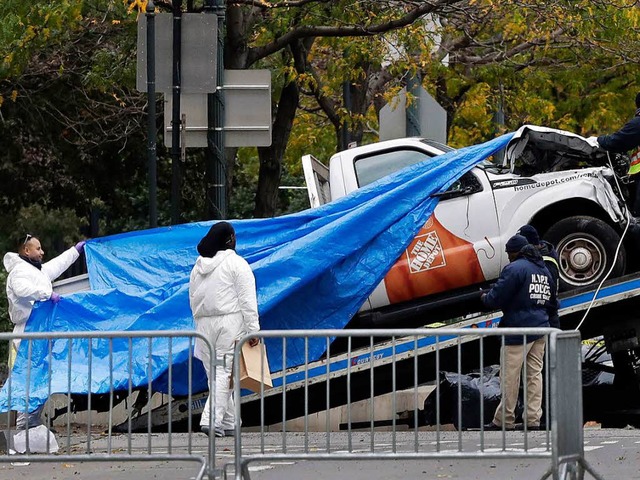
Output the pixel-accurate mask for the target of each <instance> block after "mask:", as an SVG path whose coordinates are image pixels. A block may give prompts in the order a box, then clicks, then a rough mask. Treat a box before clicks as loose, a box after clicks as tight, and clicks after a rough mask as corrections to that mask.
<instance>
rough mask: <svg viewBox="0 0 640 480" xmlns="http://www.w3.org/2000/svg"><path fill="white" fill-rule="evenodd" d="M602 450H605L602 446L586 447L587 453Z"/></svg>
mask: <svg viewBox="0 0 640 480" xmlns="http://www.w3.org/2000/svg"><path fill="white" fill-rule="evenodd" d="M600 448H604V447H603V446H602V445H585V447H584V451H585V452H592V451H593V450H599V449H600Z"/></svg>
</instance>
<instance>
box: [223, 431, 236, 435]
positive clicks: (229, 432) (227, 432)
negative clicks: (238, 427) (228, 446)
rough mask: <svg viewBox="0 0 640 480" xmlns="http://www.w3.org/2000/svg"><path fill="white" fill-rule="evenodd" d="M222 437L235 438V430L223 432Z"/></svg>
mask: <svg viewBox="0 0 640 480" xmlns="http://www.w3.org/2000/svg"><path fill="white" fill-rule="evenodd" d="M224 436H225V437H235V436H236V431H235V430H225V431H224Z"/></svg>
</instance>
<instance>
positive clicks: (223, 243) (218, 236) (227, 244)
mask: <svg viewBox="0 0 640 480" xmlns="http://www.w3.org/2000/svg"><path fill="white" fill-rule="evenodd" d="M235 233H236V232H235V230H234V229H233V225H231V224H230V223H229V222H218V223H214V224H213V225H212V226H211V228H210V229H209V231H208V232H207V234H206V235H205V236H204V237H202V240H200V243H198V253H199V254H200V255H202V256H203V257H210V258H211V257H213V256H215V254H216V253H218V252H219V251H220V250H229V249H231V248H232V247H231V245H233V236H234V235H235Z"/></svg>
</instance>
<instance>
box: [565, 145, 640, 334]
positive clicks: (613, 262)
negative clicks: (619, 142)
mask: <svg viewBox="0 0 640 480" xmlns="http://www.w3.org/2000/svg"><path fill="white" fill-rule="evenodd" d="M607 160H609V167H611V171H612V172H613V179H614V180H615V182H616V187H618V193H619V194H620V196H621V197H622V198H624V196H623V195H622V189H621V188H620V184H619V183H618V176H617V175H616V172H615V170H614V168H613V164H612V163H611V156H610V155H609V152H607ZM623 213H626V217H627V224H626V225H625V227H624V230H623V232H622V235H621V236H620V241H619V242H618V246H617V247H616V252H615V254H614V255H613V261H612V262H611V268H609V271H608V272H607V274H606V275H605V276H604V278H603V279H602V281H601V282H600V284H599V285H598V288H596V291H595V292H594V294H593V298H592V299H591V302H590V303H589V307H587V310H586V311H585V312H584V315H583V317H582V320H580V323H578V326H577V327H576V328H575V329H576V330H580V327H581V326H582V324H583V323H584V321H585V320H586V319H587V315H589V312H590V311H591V307H592V306H593V304H594V302H595V301H596V298H598V293H600V288H602V285H603V284H604V282H605V281H606V280H607V279H608V278H609V275H611V272H613V269H614V268H615V266H616V262H615V259H616V258H617V257H618V254H619V253H620V248H621V247H622V241H623V240H624V237H625V235H626V234H627V230H629V225H630V224H631V217H632V214H631V211H630V210H629V207H628V206H627V204H626V203H624V211H623Z"/></svg>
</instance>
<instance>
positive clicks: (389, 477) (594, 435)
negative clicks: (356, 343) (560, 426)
mask: <svg viewBox="0 0 640 480" xmlns="http://www.w3.org/2000/svg"><path fill="white" fill-rule="evenodd" d="M289 435H290V437H288V439H287V443H288V445H289V447H288V452H289V453H296V452H301V451H304V449H305V448H309V450H310V451H320V450H323V449H324V448H325V446H326V436H325V435H324V434H318V433H311V434H309V436H308V437H307V442H308V444H307V447H305V441H304V440H305V439H304V435H301V434H289ZM584 436H585V457H586V460H587V462H589V464H590V465H591V466H592V467H593V468H594V469H595V471H596V472H597V473H598V474H599V475H600V476H601V477H602V478H606V479H625V480H627V479H640V470H639V469H638V465H640V430H612V429H585V435H584ZM242 439H243V450H244V451H245V452H248V453H257V452H259V451H261V450H262V446H261V442H260V438H259V435H258V434H254V433H245V434H243V437H242ZM375 439H376V440H375V450H376V451H379V452H382V453H385V454H386V453H389V452H390V451H391V450H392V448H393V438H392V436H391V434H390V433H388V432H380V433H378V432H376V436H375ZM167 440H168V439H167V436H166V434H154V435H153V437H152V448H153V451H156V452H161V451H166V450H167V449H166V445H167ZM434 440H435V433H434V432H420V440H419V445H420V450H421V451H427V450H429V449H431V450H429V451H433V449H434V448H435V441H434ZM440 440H441V441H440V448H441V451H445V452H446V451H451V452H453V451H457V450H458V446H459V444H458V442H459V440H460V438H459V437H458V434H457V433H456V432H443V433H442V434H441V438H440ZM461 440H462V449H463V451H477V450H478V448H479V432H464V433H463V434H462V437H461ZM523 440H524V436H523V434H522V432H513V433H508V434H507V435H506V437H505V443H504V448H506V450H507V451H517V450H520V451H521V450H522V449H523V448H524V442H523ZM76 441H77V442H76ZM545 441H546V435H545V433H544V432H532V433H531V434H530V435H529V437H528V445H527V447H528V448H529V449H530V450H532V451H544V449H545ZM83 442H86V439H79V438H78V439H75V440H74V442H72V444H73V445H74V446H73V447H72V454H81V453H82V452H83V451H84V448H85V446H86V443H85V444H83ZM502 442H503V438H502V433H501V432H486V433H485V441H484V448H485V451H487V452H496V451H500V450H502V449H503V443H502ZM171 443H172V451H173V452H174V453H180V452H186V451H187V450H186V448H187V445H188V435H187V434H173V435H172V438H171ZM331 444H332V451H336V452H339V451H341V450H347V449H348V447H349V445H348V437H347V436H346V434H344V433H338V434H335V435H334V434H332V440H331ZM414 446H415V436H414V434H413V433H410V432H401V433H399V434H398V435H397V437H396V439H395V448H396V451H398V452H406V451H411V450H412V449H413V448H414ZM106 448H107V444H106V439H104V438H96V439H93V440H92V449H93V450H94V451H97V452H100V451H106ZM111 448H112V452H114V453H116V454H121V453H123V452H126V451H127V449H128V441H127V439H126V437H124V436H121V437H116V438H114V439H113V440H112V445H111ZM147 448H148V438H147V437H146V436H144V435H141V436H139V437H138V436H137V437H136V438H135V439H134V442H133V443H132V452H133V453H144V452H145V451H146V449H147ZM206 448H207V445H206V437H204V435H202V434H195V435H194V436H193V437H192V443H191V449H192V452H194V453H196V454H202V455H204V454H205V453H206ZM351 448H352V450H353V451H357V452H368V451H369V449H370V439H369V437H368V435H367V434H361V433H354V434H353V436H352V442H351ZM264 451H265V452H267V453H274V454H279V453H281V452H282V435H281V434H268V435H267V436H266V437H265V442H264ZM216 457H217V458H216V464H217V466H218V467H219V468H220V467H222V465H223V464H225V463H231V462H232V461H233V440H232V439H230V438H225V439H222V440H220V441H218V443H217V445H216ZM0 460H2V463H0V479H2V480H5V479H6V480H14V479H22V478H24V479H29V480H40V479H42V480H45V479H46V480H71V479H73V480H80V479H82V480H84V479H87V480H103V479H110V480H116V479H127V480H131V479H134V478H135V479H136V480H151V479H154V480H180V479H191V478H195V476H196V475H197V473H198V470H199V465H198V464H196V463H193V462H182V461H171V462H169V461H151V462H124V461H116V460H111V461H106V462H80V461H72V462H69V461H67V462H58V463H41V462H38V461H31V462H28V464H27V463H24V462H22V463H21V462H19V460H21V459H20V458H18V457H15V456H12V457H7V456H3V457H0ZM549 465H550V462H549V460H548V459H531V458H528V459H504V458H501V459H472V460H459V459H454V460H447V459H444V460H432V459H430V460H425V459H422V460H390V459H385V460H366V461H362V460H359V461H335V460H327V461H309V460H295V459H290V460H284V459H279V460H271V461H270V460H266V461H261V462H256V463H251V464H250V466H249V471H250V475H251V479H252V480H272V479H273V480H275V479H278V480H280V479H300V480H306V479H319V478H322V479H340V478H346V479H349V480H371V479H377V478H381V479H385V480H395V479H398V480H399V479H402V480H406V479H449V478H452V479H467V480H474V479H478V480H480V479H490V480H496V479H517V480H529V479H532V480H533V479H539V478H541V476H542V474H543V473H544V472H545V471H546V470H547V468H548V467H549ZM232 470H233V469H231V470H230V472H232ZM229 478H232V477H231V476H230V477H229ZM585 478H591V476H590V475H588V474H587V475H586V476H585Z"/></svg>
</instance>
